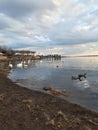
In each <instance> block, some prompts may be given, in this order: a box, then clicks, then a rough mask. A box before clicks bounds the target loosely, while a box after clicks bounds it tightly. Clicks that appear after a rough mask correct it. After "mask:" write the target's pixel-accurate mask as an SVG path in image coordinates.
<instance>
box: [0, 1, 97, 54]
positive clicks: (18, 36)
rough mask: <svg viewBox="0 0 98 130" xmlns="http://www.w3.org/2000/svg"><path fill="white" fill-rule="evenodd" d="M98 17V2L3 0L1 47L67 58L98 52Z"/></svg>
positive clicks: (0, 22)
mask: <svg viewBox="0 0 98 130" xmlns="http://www.w3.org/2000/svg"><path fill="white" fill-rule="evenodd" d="M97 16H98V1H97V0H68V1H67V0H28V1H27V0H21V1H20V0H17V1H13V0H8V1H7V0H0V44H1V45H2V44H4V45H7V46H10V47H14V48H15V47H18V46H19V48H20V47H23V46H24V47H27V46H28V47H29V49H30V47H33V49H37V50H38V51H41V52H51V53H53V52H54V53H62V54H66V55H67V54H76V53H77V54H79V53H81V54H82V53H85V52H86V53H87V51H88V52H90V51H91V50H92V52H94V50H95V51H96V52H97V50H96V48H98V47H97V46H98V44H97V43H98V37H97V34H98V18H97ZM90 42H91V44H92V45H96V48H94V47H92V46H91V45H90ZM95 43H96V44H95ZM84 46H85V47H84Z"/></svg>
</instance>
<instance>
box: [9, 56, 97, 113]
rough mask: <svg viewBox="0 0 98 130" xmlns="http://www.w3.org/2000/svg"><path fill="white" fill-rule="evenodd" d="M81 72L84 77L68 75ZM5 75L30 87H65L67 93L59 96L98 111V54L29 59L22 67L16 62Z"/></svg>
mask: <svg viewBox="0 0 98 130" xmlns="http://www.w3.org/2000/svg"><path fill="white" fill-rule="evenodd" d="M82 73H87V78H86V79H82V81H79V80H72V79H71V77H72V76H77V75H78V74H82ZM8 77H9V78H10V79H11V80H12V81H14V82H16V83H17V84H19V85H21V86H25V87H27V88H29V89H33V90H38V91H43V90H42V89H43V87H51V88H56V89H58V90H65V91H67V92H68V94H69V95H68V97H63V96H62V97H61V98H65V99H67V100H69V101H70V102H73V103H76V104H80V105H82V106H85V107H87V108H89V109H92V110H95V111H98V57H75V58H62V59H61V60H52V59H48V60H47V59H44V60H41V61H39V60H36V61H29V63H28V65H27V66H26V67H24V68H18V67H17V66H16V63H15V65H14V70H13V71H12V72H11V73H10V74H9V76H8Z"/></svg>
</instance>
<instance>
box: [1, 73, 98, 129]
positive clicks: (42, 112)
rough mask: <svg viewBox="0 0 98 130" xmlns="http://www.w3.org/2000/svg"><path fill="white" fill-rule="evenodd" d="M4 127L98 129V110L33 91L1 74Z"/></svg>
mask: <svg viewBox="0 0 98 130" xmlns="http://www.w3.org/2000/svg"><path fill="white" fill-rule="evenodd" d="M0 129H1V130H32V129H34V130H97V129H98V112H95V111H92V110H88V109H87V108H84V107H81V106H80V105H77V104H73V103H70V102H69V101H66V100H65V99H61V98H59V97H55V96H52V95H49V94H45V93H42V92H39V91H35V90H30V89H28V88H25V87H21V86H19V85H17V84H15V83H13V82H12V81H11V80H10V79H8V78H7V77H6V76H4V75H2V74H0Z"/></svg>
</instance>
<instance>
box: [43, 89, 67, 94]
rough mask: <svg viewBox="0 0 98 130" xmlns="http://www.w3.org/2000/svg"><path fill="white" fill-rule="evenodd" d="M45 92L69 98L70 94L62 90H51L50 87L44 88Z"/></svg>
mask: <svg viewBox="0 0 98 130" xmlns="http://www.w3.org/2000/svg"><path fill="white" fill-rule="evenodd" d="M43 90H44V91H47V92H49V93H51V94H53V95H63V96H68V93H67V92H66V91H60V90H57V89H53V88H50V87H44V88H43Z"/></svg>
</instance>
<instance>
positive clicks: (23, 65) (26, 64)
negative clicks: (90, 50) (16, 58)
mask: <svg viewBox="0 0 98 130" xmlns="http://www.w3.org/2000/svg"><path fill="white" fill-rule="evenodd" d="M30 62H31V60H28V61H27V62H26V61H21V62H20V63H17V64H16V66H17V67H18V68H25V67H28V65H29V64H30ZM40 62H41V63H42V60H40ZM8 67H9V69H13V67H14V66H13V64H12V63H11V62H9V65H8ZM56 67H57V68H58V67H59V66H58V65H57V66H56ZM82 78H86V73H83V74H78V75H77V76H72V77H71V79H72V80H77V79H78V80H79V81H82Z"/></svg>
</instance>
